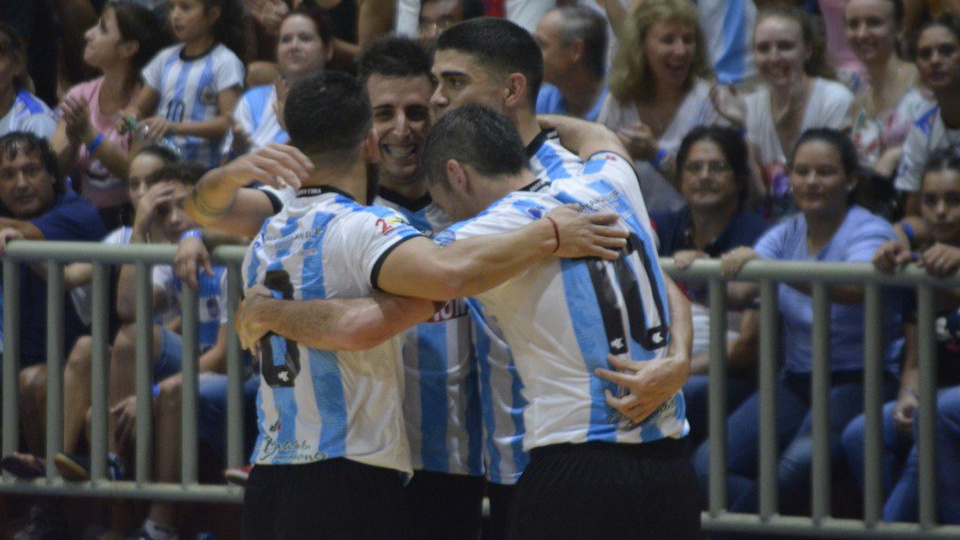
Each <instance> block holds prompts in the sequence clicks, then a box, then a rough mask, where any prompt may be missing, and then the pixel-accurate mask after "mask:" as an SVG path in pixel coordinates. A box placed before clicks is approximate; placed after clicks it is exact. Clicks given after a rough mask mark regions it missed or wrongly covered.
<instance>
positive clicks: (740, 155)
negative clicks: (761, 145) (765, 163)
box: [675, 126, 752, 208]
mask: <svg viewBox="0 0 960 540" xmlns="http://www.w3.org/2000/svg"><path fill="white" fill-rule="evenodd" d="M700 141H710V142H712V143H714V144H716V145H717V147H718V148H719V149H720V152H721V153H722V154H723V157H724V158H725V159H726V160H727V163H729V164H730V170H731V172H732V173H733V180H734V182H736V184H737V188H738V192H737V193H738V197H737V200H738V202H739V204H740V208H743V205H744V203H746V201H747V197H748V196H749V194H750V178H751V176H752V173H751V172H750V154H749V152H748V150H747V141H746V140H744V138H743V136H742V135H740V133H739V132H738V131H737V130H736V129H733V128H730V127H724V126H697V127H695V128H693V129H691V130H690V132H689V133H687V135H686V137H684V138H683V141H682V142H681V143H680V150H678V151H677V160H676V162H677V165H676V167H675V169H676V171H677V172H676V174H677V176H678V177H679V176H680V175H682V174H683V167H684V165H686V163H687V158H688V157H689V156H690V150H691V149H692V148H693V145H694V144H696V143H698V142H700Z"/></svg>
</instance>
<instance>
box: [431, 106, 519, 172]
mask: <svg viewBox="0 0 960 540" xmlns="http://www.w3.org/2000/svg"><path fill="white" fill-rule="evenodd" d="M450 159H455V160H457V161H459V162H460V163H462V164H464V165H470V166H471V167H473V168H474V169H475V170H476V171H477V172H478V173H480V174H481V175H483V176H488V177H489V176H500V175H503V174H517V173H519V172H520V171H522V170H523V169H524V168H526V167H527V154H526V149H525V148H524V146H523V140H521V139H520V134H519V133H518V132H517V128H516V127H514V126H513V124H511V123H510V121H509V120H507V118H506V117H505V116H503V115H502V114H500V113H498V112H496V111H494V110H492V109H488V108H486V107H482V106H480V105H465V106H463V107H459V108H457V109H455V110H453V111H451V112H449V113H447V114H446V115H444V117H443V118H441V119H440V121H439V122H437V123H436V124H435V125H434V126H433V127H432V128H431V129H430V134H429V135H428V136H427V142H426V143H425V144H424V146H423V152H421V154H420V167H421V170H422V171H423V172H424V174H425V175H426V177H427V183H428V184H430V185H437V184H440V185H443V186H445V187H446V186H448V180H447V175H446V163H447V161H448V160H450Z"/></svg>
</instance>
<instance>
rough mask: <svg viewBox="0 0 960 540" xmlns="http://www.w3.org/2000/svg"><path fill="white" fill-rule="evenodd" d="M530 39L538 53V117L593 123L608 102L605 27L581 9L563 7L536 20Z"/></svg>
mask: <svg viewBox="0 0 960 540" xmlns="http://www.w3.org/2000/svg"><path fill="white" fill-rule="evenodd" d="M533 37H534V39H536V40H537V44H538V45H540V50H541V51H543V82H544V84H543V85H541V86H540V94H539V95H538V96H537V114H567V115H570V116H575V117H577V118H583V119H586V120H590V121H591V122H596V121H597V117H598V116H599V115H600V106H601V105H602V104H603V101H604V100H605V99H606V97H607V86H606V84H605V83H604V78H605V77H606V72H607V66H606V61H607V60H606V59H607V24H606V21H605V20H604V19H603V16H601V15H600V13H599V12H597V11H596V10H594V9H593V8H589V7H586V6H566V7H562V8H557V9H554V10H552V11H550V12H548V13H547V14H546V15H544V16H543V18H542V19H540V23H539V24H537V30H536V32H534V33H533Z"/></svg>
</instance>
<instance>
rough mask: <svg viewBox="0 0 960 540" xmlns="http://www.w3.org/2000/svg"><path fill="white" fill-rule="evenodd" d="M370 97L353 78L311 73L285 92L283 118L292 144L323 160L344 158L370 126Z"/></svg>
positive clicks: (335, 73)
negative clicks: (285, 100) (286, 93)
mask: <svg viewBox="0 0 960 540" xmlns="http://www.w3.org/2000/svg"><path fill="white" fill-rule="evenodd" d="M372 116H373V113H372V112H371V110H370V98H369V97H367V93H366V91H364V89H363V86H361V85H360V82H359V81H357V79H356V78H355V77H352V76H350V75H347V74H345V73H339V72H336V71H325V72H322V73H314V74H311V75H309V76H307V77H304V78H303V79H301V80H300V81H298V82H297V83H296V84H295V85H293V88H291V89H290V93H289V94H288V95H287V102H286V104H285V106H284V112H283V118H284V120H285V121H286V125H287V133H288V134H289V135H290V141H291V142H292V143H293V145H294V146H296V147H297V148H299V149H300V150H302V151H303V152H304V153H305V154H307V155H309V156H311V157H313V156H320V155H322V156H324V157H325V158H326V159H327V160H331V161H337V160H343V159H347V158H348V157H349V156H350V155H351V154H352V153H353V151H355V150H356V149H357V148H358V147H359V146H360V145H361V144H362V143H363V140H364V138H365V137H366V136H367V133H368V132H369V131H370V127H371V125H372Z"/></svg>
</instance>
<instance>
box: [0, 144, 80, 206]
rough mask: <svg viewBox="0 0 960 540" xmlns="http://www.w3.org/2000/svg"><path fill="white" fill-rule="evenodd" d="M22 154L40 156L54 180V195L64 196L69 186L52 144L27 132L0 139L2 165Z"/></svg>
mask: <svg viewBox="0 0 960 540" xmlns="http://www.w3.org/2000/svg"><path fill="white" fill-rule="evenodd" d="M21 152H23V153H24V154H39V157H40V162H41V163H42V164H43V168H44V169H45V170H46V171H47V172H48V173H50V176H52V177H53V179H54V183H53V192H54V194H55V195H56V196H60V195H63V193H64V192H65V191H66V189H67V187H66V186H67V185H66V181H65V180H64V178H63V176H61V174H60V165H59V163H58V162H57V156H56V154H54V153H53V150H52V149H51V148H50V143H49V142H47V140H46V139H44V138H42V137H38V136H36V135H34V134H33V133H29V132H26V131H11V132H10V133H7V134H6V135H4V136H2V137H0V163H2V162H4V161H13V160H15V159H17V156H19V155H20V153H21ZM0 206H2V205H0Z"/></svg>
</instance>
